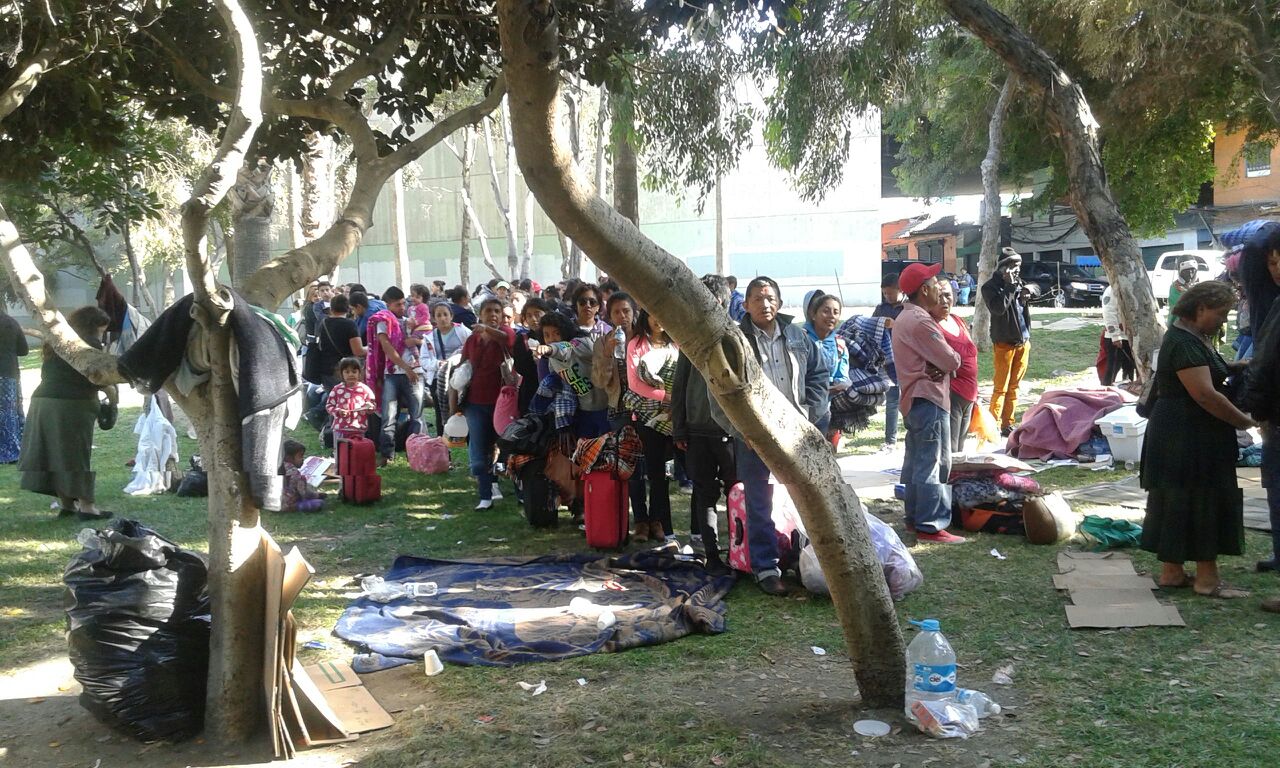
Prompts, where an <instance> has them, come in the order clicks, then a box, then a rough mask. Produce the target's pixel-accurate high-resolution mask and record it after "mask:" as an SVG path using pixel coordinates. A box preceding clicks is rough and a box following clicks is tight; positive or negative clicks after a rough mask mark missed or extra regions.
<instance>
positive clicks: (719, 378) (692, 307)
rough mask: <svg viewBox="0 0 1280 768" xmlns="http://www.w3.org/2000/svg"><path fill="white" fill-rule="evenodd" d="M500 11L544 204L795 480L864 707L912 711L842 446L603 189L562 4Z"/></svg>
mask: <svg viewBox="0 0 1280 768" xmlns="http://www.w3.org/2000/svg"><path fill="white" fill-rule="evenodd" d="M497 7H498V18H499V33H500V36H501V40H502V52H503V62H504V66H505V71H506V75H507V79H508V83H509V84H510V88H511V93H512V103H511V110H512V118H513V123H514V125H515V126H516V133H515V141H516V153H517V157H518V159H519V162H520V167H521V170H522V171H523V172H524V177H525V179H526V180H527V181H528V183H529V186H530V188H531V189H532V190H533V192H534V194H536V195H537V196H538V202H539V203H540V204H541V205H542V208H543V210H544V211H546V212H547V215H548V216H550V217H551V219H552V221H554V222H556V224H557V225H558V226H560V227H562V228H563V229H564V230H565V231H566V232H568V233H569V234H570V235H571V236H572V237H573V238H574V239H575V240H577V241H579V242H581V243H582V244H583V246H584V247H585V248H586V249H587V250H588V251H589V252H590V253H591V256H592V259H593V260H595V261H596V263H597V264H598V265H600V266H601V267H603V268H604V269H606V270H608V272H609V274H610V275H611V276H613V277H615V278H616V279H617V280H618V281H619V282H620V283H621V284H623V285H625V286H627V289H628V291H629V292H631V293H632V294H633V295H635V297H636V299H637V300H638V301H639V302H640V303H641V304H643V305H644V306H645V307H646V308H647V309H649V311H651V312H653V313H654V315H655V316H657V317H658V319H660V320H661V321H662V324H663V325H664V326H665V327H667V328H668V329H669V331H670V332H671V334H672V336H673V337H674V338H675V340H676V341H677V342H678V343H679V344H680V347H681V351H682V352H684V353H685V354H686V355H688V356H689V359H690V361H691V362H692V363H693V364H694V366H695V367H697V369H698V370H699V371H701V372H702V373H703V375H704V376H705V377H706V379H707V385H708V388H709V389H710V391H711V392H712V393H713V395H714V396H715V398H716V400H717V401H718V402H719V403H720V405H721V406H722V407H723V409H724V411H725V413H726V415H728V416H729V418H730V420H731V421H732V422H733V424H734V426H735V427H736V428H737V429H738V430H739V431H740V432H741V433H742V434H743V435H744V437H745V439H746V440H747V442H748V443H749V444H750V445H751V447H752V448H753V449H754V450H755V451H757V452H758V453H759V455H760V457H761V458H762V459H763V460H764V462H765V464H767V465H768V466H769V468H770V469H771V470H772V471H773V473H774V474H775V475H776V476H777V477H778V478H779V480H781V481H782V482H783V483H785V484H786V485H787V487H788V489H789V490H790V492H791V496H792V498H793V499H794V500H795V502H796V506H797V508H798V509H799V510H800V514H801V516H802V517H803V519H804V522H805V526H806V528H807V529H808V532H809V535H810V536H811V537H812V539H813V544H814V548H815V549H816V551H817V553H818V557H819V560H820V561H821V563H822V569H823V573H824V575H825V576H826V578H827V583H828V585H829V586H830V588H831V594H832V602H833V603H834V605H835V608H836V612H837V615H838V616H839V619H840V624H841V627H842V629H843V631H844V636H845V641H846V643H847V645H848V647H849V652H850V657H851V658H852V659H853V662H854V672H855V674H856V676H857V679H858V686H859V689H860V691H861V693H862V698H863V701H864V703H865V704H867V705H868V706H871V707H897V706H901V704H902V700H903V680H904V679H905V669H904V661H905V659H904V653H905V648H904V646H903V642H902V635H901V633H900V631H899V629H898V619H897V615H896V613H895V611H894V607H893V601H892V600H891V599H890V597H889V591H888V588H887V587H886V585H885V581H884V571H883V569H882V568H881V566H880V563H879V561H878V560H877V559H876V556H875V553H874V552H873V551H872V547H871V538H870V535H869V533H868V528H867V525H866V521H865V519H864V517H863V511H862V505H861V504H860V503H859V501H858V497H857V495H856V494H855V493H854V492H853V489H852V488H850V487H849V486H848V485H846V484H845V483H844V482H843V480H842V479H841V477H840V468H839V466H838V465H837V464H836V460H835V455H834V453H833V452H832V451H831V446H830V444H829V443H827V442H826V441H825V440H824V439H823V437H822V435H821V433H819V432H818V430H817V429H816V428H815V427H813V425H811V424H809V422H808V421H807V420H806V419H805V418H804V416H802V415H801V414H800V413H799V412H797V411H796V410H795V408H793V407H792V406H791V405H790V403H788V402H787V401H786V399H785V398H783V397H782V395H781V394H780V393H779V392H778V391H777V390H776V389H775V388H774V387H773V386H772V385H771V384H769V383H768V380H767V378H766V377H765V376H764V374H763V371H762V370H761V368H760V365H759V363H758V362H757V361H756V358H755V355H754V354H753V353H752V352H751V347H750V344H749V342H748V341H747V339H746V338H745V337H744V336H743V335H742V333H741V332H740V331H739V330H738V328H737V327H736V326H735V325H734V324H733V323H732V322H731V321H730V320H729V317H728V315H727V314H725V312H724V311H723V309H722V308H721V307H720V306H719V305H718V304H717V303H716V301H715V299H714V298H713V297H712V296H711V294H710V293H708V292H707V291H706V290H705V289H704V288H703V287H702V285H701V284H700V283H699V281H698V280H697V278H696V277H695V276H694V275H693V273H692V272H690V271H689V268H688V267H687V266H686V265H685V264H683V263H682V262H681V261H680V260H678V259H676V258H675V257H674V256H672V255H671V254H669V253H667V252H666V251H664V250H662V249H661V248H659V247H658V246H657V245H656V244H654V243H653V242H652V241H651V240H649V239H648V238H646V237H645V236H644V235H642V234H641V233H640V231H639V229H638V228H637V227H636V226H635V225H634V224H633V223H632V222H630V221H628V220H627V219H626V218H625V217H624V216H622V215H621V214H620V213H618V212H617V211H615V210H614V209H613V208H612V207H611V206H610V205H609V204H608V203H606V202H604V201H603V200H601V199H599V198H598V197H595V196H594V195H592V194H591V188H592V185H591V183H590V181H589V180H588V179H586V178H585V176H584V175H583V174H582V172H581V170H580V169H579V168H577V166H576V165H575V164H574V163H573V159H572V155H571V154H570V153H569V152H568V151H567V150H566V148H565V146H564V143H563V128H562V127H561V126H562V124H561V123H560V121H559V115H557V111H558V108H559V105H560V101H559V99H558V98H557V90H558V87H559V81H558V77H557V66H558V51H559V30H558V27H557V25H556V13H555V8H554V7H552V6H551V5H550V3H549V2H548V0H533V2H524V0H499V3H498V6H497Z"/></svg>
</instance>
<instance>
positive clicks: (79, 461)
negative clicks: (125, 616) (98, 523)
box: [18, 306, 116, 520]
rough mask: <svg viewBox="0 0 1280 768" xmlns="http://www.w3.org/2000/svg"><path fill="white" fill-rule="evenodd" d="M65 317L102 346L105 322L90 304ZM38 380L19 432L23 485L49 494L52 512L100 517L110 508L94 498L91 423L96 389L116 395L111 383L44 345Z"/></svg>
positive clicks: (95, 415) (102, 314) (95, 344)
mask: <svg viewBox="0 0 1280 768" xmlns="http://www.w3.org/2000/svg"><path fill="white" fill-rule="evenodd" d="M67 321H68V322H69V323H70V324H71V328H72V329H73V330H74V331H75V332H76V333H77V334H79V336H80V338H81V339H84V341H85V343H86V344H88V345H90V346H92V347H97V348H99V349H101V348H102V337H103V334H104V333H105V332H106V330H107V325H108V324H109V323H110V318H109V317H107V313H105V312H103V311H102V310H101V309H98V308H97V307H95V306H87V307H81V308H79V309H77V310H76V311H74V312H72V313H71V314H70V315H69V316H68V317H67ZM43 354H44V363H43V365H42V366H41V367H40V386H38V387H36V391H35V392H33V393H32V394H31V406H30V408H29V409H28V410H27V427H26V430H25V431H24V432H23V434H22V455H21V457H20V458H19V459H18V471H19V472H21V473H22V488H23V490H26V491H33V492H35V493H43V494H45V495H46V496H55V497H57V499H58V504H59V510H58V514H59V515H60V516H61V515H71V514H77V515H79V517H80V519H82V520H104V519H106V518H108V517H111V513H110V512H104V511H102V510H100V509H98V507H97V505H95V504H94V501H93V499H94V494H93V485H94V473H93V470H92V468H91V464H92V459H93V428H94V425H96V424H97V421H98V392H99V391H103V392H105V393H106V395H107V398H108V400H110V401H111V402H113V403H114V402H115V401H116V389H115V387H99V386H98V385H97V384H94V383H93V382H92V381H89V380H88V379H87V378H85V377H84V376H83V375H82V374H81V373H80V372H79V371H77V370H76V369H75V368H72V367H71V366H70V365H69V364H68V363H67V362H66V361H65V360H63V359H62V358H61V357H58V354H57V353H56V352H54V351H53V345H51V344H47V343H46V344H45V345H44V351H43Z"/></svg>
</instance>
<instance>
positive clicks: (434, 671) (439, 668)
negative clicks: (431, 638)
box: [422, 648, 444, 677]
mask: <svg viewBox="0 0 1280 768" xmlns="http://www.w3.org/2000/svg"><path fill="white" fill-rule="evenodd" d="M422 666H423V668H424V669H425V670H426V673H427V677H435V676H436V675H438V674H440V673H441V672H443V671H444V662H442V661H440V656H439V655H438V654H437V653H436V652H435V649H434V648H433V649H431V650H429V651H427V652H426V653H424V654H423V655H422Z"/></svg>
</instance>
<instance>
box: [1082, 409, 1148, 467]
mask: <svg viewBox="0 0 1280 768" xmlns="http://www.w3.org/2000/svg"><path fill="white" fill-rule="evenodd" d="M1094 423H1095V424H1097V425H1098V428H1099V429H1101V430H1102V434H1103V436H1104V437H1106V438H1107V444H1108V445H1110V446H1111V457H1112V458H1113V459H1114V460H1115V461H1118V462H1120V461H1141V460H1142V441H1143V438H1144V437H1145V436H1146V434H1147V420H1146V419H1144V418H1142V417H1141V416H1139V415H1138V409H1137V407H1136V406H1132V405H1126V406H1124V407H1122V408H1117V409H1116V410H1114V411H1112V412H1111V413H1108V414H1107V415H1106V416H1103V417H1102V418H1100V419H1098V420H1097V421H1095V422H1094Z"/></svg>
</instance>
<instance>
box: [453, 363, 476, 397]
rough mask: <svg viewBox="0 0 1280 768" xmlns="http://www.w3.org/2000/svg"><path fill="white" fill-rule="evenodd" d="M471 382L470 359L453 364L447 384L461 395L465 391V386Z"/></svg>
mask: <svg viewBox="0 0 1280 768" xmlns="http://www.w3.org/2000/svg"><path fill="white" fill-rule="evenodd" d="M470 384H471V361H470V360H468V361H467V362H465V363H463V364H461V365H457V366H454V368H453V373H452V374H451V375H450V376H449V386H450V387H451V388H452V389H453V390H454V391H455V392H457V393H458V396H459V397H461V396H462V394H463V393H465V392H466V391H467V387H468V386H469V385H470Z"/></svg>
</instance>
